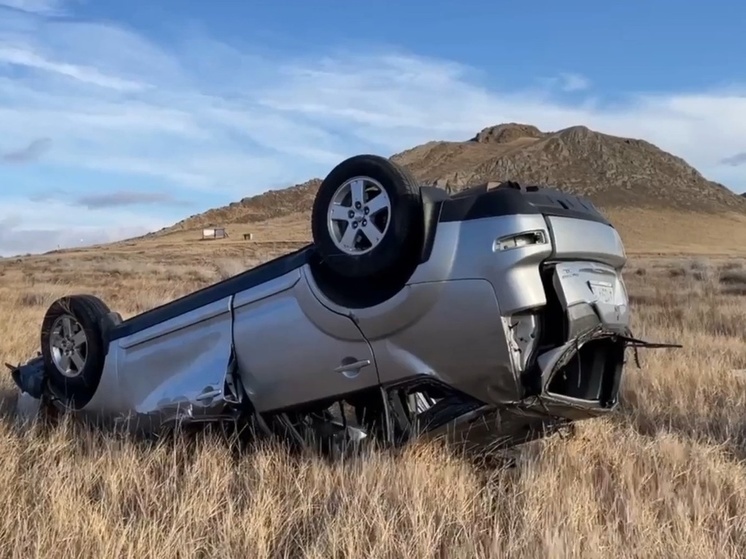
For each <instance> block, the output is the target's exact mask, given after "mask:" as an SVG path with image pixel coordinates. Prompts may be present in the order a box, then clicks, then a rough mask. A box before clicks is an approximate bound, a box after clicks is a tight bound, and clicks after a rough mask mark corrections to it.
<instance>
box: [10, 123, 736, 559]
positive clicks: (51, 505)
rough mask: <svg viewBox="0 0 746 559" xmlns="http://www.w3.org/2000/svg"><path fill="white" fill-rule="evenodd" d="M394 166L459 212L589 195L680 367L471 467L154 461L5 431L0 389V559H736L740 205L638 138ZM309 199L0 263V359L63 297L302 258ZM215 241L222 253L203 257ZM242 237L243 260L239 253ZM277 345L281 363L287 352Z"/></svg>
mask: <svg viewBox="0 0 746 559" xmlns="http://www.w3.org/2000/svg"><path fill="white" fill-rule="evenodd" d="M394 159H395V160H397V161H398V162H400V163H402V164H404V165H406V166H407V167H408V168H409V169H410V170H412V172H413V173H414V174H415V175H416V176H417V177H418V179H420V180H421V181H422V183H423V184H437V185H439V186H441V187H443V188H447V189H449V190H451V191H455V190H459V189H461V188H464V187H465V186H468V185H470V184H475V183H477V182H480V181H483V180H508V179H511V180H519V181H521V182H529V183H543V184H548V185H553V186H557V187H560V188H565V189H567V190H569V191H573V192H579V193H582V194H584V195H587V196H589V197H590V199H591V200H593V201H594V203H596V204H597V205H598V206H599V208H601V209H602V210H603V211H604V212H605V213H607V215H609V216H610V218H611V219H612V221H613V222H614V224H615V225H616V226H617V227H618V229H619V230H620V232H621V234H622V237H623V239H624V241H625V244H626V248H627V251H628V254H629V264H628V266H627V269H626V273H625V278H626V281H627V282H628V288H629V290H630V293H631V304H632V311H633V314H634V316H633V328H634V330H635V331H636V333H637V334H638V335H639V336H641V337H645V338H649V339H653V340H658V341H664V342H678V343H681V344H683V346H684V347H683V349H675V350H670V349H666V350H649V351H641V355H640V361H641V363H640V364H641V367H640V368H639V369H638V368H637V367H636V366H635V363H634V359H632V358H631V357H632V355H631V351H630V360H629V363H628V366H627V369H626V371H627V376H626V378H625V381H624V385H623V401H622V404H621V406H620V408H619V409H618V411H617V412H616V413H615V414H614V415H613V416H611V417H610V418H608V419H602V420H593V421H588V422H585V423H582V424H580V425H579V427H578V430H577V432H576V434H575V435H574V436H573V437H571V438H562V437H560V436H552V437H550V438H547V439H545V440H541V441H536V442H534V443H530V444H528V445H526V446H525V447H524V448H521V449H520V450H519V451H518V452H517V453H516V456H517V462H516V467H513V468H505V469H501V468H496V469H480V468H477V467H476V466H474V465H473V464H471V463H469V462H467V461H465V460H463V459H462V458H460V457H459V456H457V455H455V454H453V453H451V452H449V451H448V450H447V449H443V448H438V447H435V446H428V445H413V446H411V447H409V448H407V449H406V450H405V451H404V452H402V453H388V452H378V453H375V454H374V455H372V456H369V457H366V458H364V459H361V460H352V461H343V462H339V463H333V464H332V463H327V462H325V461H322V460H321V459H318V458H315V457H313V456H306V457H301V458H291V457H289V456H288V455H286V454H284V453H283V452H282V451H281V450H280V449H277V448H263V449H259V450H257V451H256V452H254V453H245V454H237V453H234V452H232V451H231V448H229V447H228V446H227V445H226V444H225V443H224V442H222V441H220V440H215V439H211V438H208V437H198V438H197V439H189V440H179V441H177V442H175V443H168V442H164V443H162V444H154V443H145V442H142V441H136V440H128V439H124V438H118V437H113V436H111V435H107V434H103V433H95V432H91V431H89V430H86V429H85V428H83V427H81V426H79V425H75V424H72V423H70V422H63V424H62V425H61V426H58V427H55V428H53V429H51V430H44V429H42V428H41V427H40V426H33V425H32V426H29V425H23V424H22V423H21V422H20V421H18V419H17V418H16V417H15V416H14V401H15V390H14V387H13V385H12V381H11V379H10V377H9V376H4V377H3V378H2V381H0V389H1V390H2V394H0V399H2V421H0V480H1V482H0V556H2V557H18V558H21V557H23V558H30V557H45V558H56V557H59V558H73V557H91V558H104V557H137V558H138V559H144V558H149V557H152V558H163V559H165V558H177V557H211V558H212V557H215V558H217V557H232V558H237V557H242V558H243V557H246V558H249V557H317V558H335V557H336V558H341V557H345V558H358V557H359V558H363V557H366V558H368V557H370V558H376V557H408V558H409V557H411V558H426V557H453V558H461V557H463V558H467V557H468V558H473V557H530V558H535V557H556V556H562V557H566V556H572V557H589V558H590V557H599V558H600V557H604V558H610V557H656V558H657V557H677V558H703V559H704V558H707V559H709V558H713V557H742V556H744V555H745V554H746V552H744V550H745V549H746V462H744V460H745V459H746V326H745V325H746V198H743V197H741V196H738V195H736V194H734V193H733V192H731V191H730V190H728V189H727V188H725V187H724V186H722V185H719V184H716V183H712V182H710V181H708V180H706V179H705V178H704V177H702V176H701V175H700V174H699V173H698V172H697V171H696V170H694V169H692V168H691V167H689V166H688V165H687V164H686V163H685V162H684V161H682V160H681V159H679V158H677V157H675V156H673V155H671V154H668V153H665V152H663V151H661V150H659V149H658V148H656V147H655V146H653V145H651V144H649V143H647V142H644V141H642V140H637V139H627V138H617V137H613V136H608V135H604V134H600V133H597V132H594V131H592V130H589V129H587V128H585V127H582V126H577V127H573V128H570V129H566V130H562V131H558V132H551V133H550V132H542V131H539V130H538V129H536V128H534V127H533V126H529V125H523V124H506V125H500V126H495V127H490V128H486V129H485V130H483V131H481V132H480V133H479V134H477V135H476V136H475V137H474V138H473V139H472V140H469V141H465V142H430V143H428V144H425V145H422V146H417V147H415V148H413V149H411V150H408V151H406V152H404V153H401V154H397V155H396V156H394ZM317 186H318V180H312V181H309V182H308V183H304V184H302V185H298V186H295V187H292V188H290V189H287V190H282V191H274V192H269V193H265V194H263V195H259V196H256V197H253V198H247V199H244V200H242V201H239V202H236V203H235V204H232V205H231V206H228V207H225V208H217V209H214V210H211V211H208V212H206V213H205V214H201V215H199V216H192V217H190V218H188V219H185V220H184V221H183V222H180V223H178V224H176V225H174V226H173V227H171V228H168V229H165V230H162V231H159V232H156V233H153V234H151V235H148V236H145V237H142V238H138V239H130V240H127V241H122V242H118V243H113V244H110V245H106V246H97V247H90V248H86V249H80V250H74V251H73V250H71V251H55V252H53V253H49V254H45V255H39V256H25V257H17V258H6V259H2V260H0V278H1V279H2V282H1V283H0V304H2V309H1V312H2V316H3V318H4V320H3V322H2V325H0V354H1V355H2V359H3V360H4V361H6V362H9V363H17V362H19V361H21V360H25V359H26V358H28V357H29V356H31V355H33V354H34V352H36V351H37V349H38V344H39V340H38V331H39V324H40V322H41V320H42V317H43V314H44V312H45V310H46V308H47V306H48V305H49V304H50V303H51V302H52V301H53V300H54V299H55V298H57V297H59V296H60V295H63V294H69V293H81V292H88V293H92V294H95V295H97V296H99V297H101V298H103V299H104V300H105V301H107V303H108V304H109V306H110V307H111V308H112V309H114V310H117V311H119V312H120V313H121V314H122V315H123V316H124V317H125V318H126V317H127V316H131V315H132V314H134V313H138V312H141V311H144V310H146V309H149V308H152V307H153V306H156V305H158V304H161V303H163V302H166V301H168V300H171V299H173V298H175V297H177V296H180V295H182V294H186V293H188V292H190V291H192V290H194V289H197V288H199V287H201V286H204V285H207V284H209V283H212V282H215V281H218V280H220V279H224V278H226V277H228V276H231V275H233V274H236V273H238V272H240V271H242V270H244V269H246V268H247V267H249V266H253V265H256V264H258V263H260V262H263V261H266V260H267V259H269V258H272V257H274V256H278V255H280V254H283V253H285V252H288V251H290V250H292V249H294V248H296V247H298V246H300V245H302V244H303V243H306V242H308V240H309V239H310V226H309V221H308V213H309V210H310V204H311V201H312V200H313V194H314V193H315V188H316V187H317ZM208 225H224V226H226V227H227V230H228V232H229V238H228V239H222V240H211V241H202V240H200V235H201V229H202V227H203V226H208ZM249 232H250V233H253V239H252V240H244V239H243V234H244V233H249ZM289 343H291V342H290V341H289Z"/></svg>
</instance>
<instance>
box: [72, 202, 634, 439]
mask: <svg viewBox="0 0 746 559" xmlns="http://www.w3.org/2000/svg"><path fill="white" fill-rule="evenodd" d="M423 190H426V189H423ZM547 193H549V194H547ZM426 194H427V192H426ZM429 194H430V195H431V196H432V199H431V200H430V203H429V205H428V208H429V211H430V212H431V214H430V215H431V216H432V219H430V222H429V226H428V241H427V248H426V251H425V254H424V255H423V256H422V258H421V259H420V260H421V261H420V262H419V263H418V264H417V266H416V267H415V268H414V272H413V273H412V274H411V276H410V277H409V279H408V280H407V281H406V284H405V285H404V286H403V287H401V288H400V289H398V290H396V292H394V293H393V294H386V295H382V296H381V297H380V298H379V299H380V300H375V301H373V303H372V304H370V303H365V304H357V305H346V304H344V303H343V302H340V299H339V298H338V297H336V298H335V297H333V296H330V295H329V290H328V289H325V286H324V284H323V281H320V280H319V278H318V277H317V274H316V272H315V267H314V258H315V252H314V247H313V245H308V246H306V247H304V248H302V249H300V250H299V251H296V252H294V253H292V254H288V255H285V256H282V257H280V258H277V259H275V260H272V261H270V262H268V263H266V264H263V265H261V266H258V267H257V268H254V269H251V270H247V271H246V272H244V273H241V274H239V275H237V276H234V277H232V278H229V279H228V280H225V281H222V282H220V283H218V284H215V285H212V286H209V287H207V288H205V289H202V290H200V291H198V292H196V293H193V294H190V295H188V296H186V297H183V298H181V299H177V300H175V301H172V302H170V303H168V304H166V305H163V306H162V307H158V308H155V309H153V310H150V311H147V312H145V313H143V314H140V315H137V316H135V317H132V318H131V319H129V320H125V321H121V322H119V321H114V322H112V323H111V324H110V326H109V328H108V330H107V340H108V352H107V356H106V361H105V367H104V372H103V375H102V377H101V381H100V384H99V386H98V388H97V390H96V391H95V393H94V394H93V396H92V398H90V400H89V401H87V402H85V404H84V405H82V406H81V407H79V409H77V410H76V411H77V412H79V413H82V414H84V415H89V416H97V417H102V416H103V417H108V418H113V419H114V420H115V421H123V420H127V421H128V422H130V423H131V422H132V420H134V424H135V425H137V426H138V427H137V428H143V427H144V428H146V429H149V430H152V429H160V428H162V427H163V426H168V425H172V424H175V423H183V422H188V423H191V422H205V421H207V422H211V421H220V420H222V419H230V418H231V417H234V415H235V412H234V410H235V409H236V407H237V405H239V404H241V403H242V402H243V401H244V400H248V402H250V406H251V407H252V409H253V411H254V412H255V413H256V414H259V415H260V416H262V415H264V416H266V415H267V414H273V413H277V412H281V411H282V410H288V409H290V410H292V409H302V408H303V407H304V406H313V405H314V404H315V403H318V402H326V401H333V400H335V399H341V398H344V397H345V396H346V395H351V394H352V395H354V394H358V393H365V392H366V391H387V390H389V389H390V388H391V387H396V386H399V385H405V384H407V383H409V384H411V385H416V384H418V383H419V384H421V385H423V386H425V385H434V386H436V385H437V386H442V387H447V388H449V389H453V390H454V391H455V392H457V393H458V394H461V395H463V397H464V398H466V399H470V401H471V402H472V404H471V405H469V406H467V408H466V409H465V411H464V412H463V413H456V412H454V414H452V417H450V419H449V422H448V425H449V426H451V427H452V426H453V425H458V424H459V422H461V423H462V424H463V425H467V424H468V426H469V428H470V429H476V430H477V431H479V427H478V425H476V424H475V422H476V423H479V422H480V421H481V422H482V423H483V424H484V425H485V426H486V425H487V422H489V421H492V420H498V419H499V417H498V416H499V415H500V411H501V410H513V411H514V412H515V413H520V414H522V416H525V417H531V416H537V417H539V416H540V417H543V418H546V417H550V416H551V417H558V418H564V419H569V420H573V419H579V418H584V417H590V416H593V415H596V414H600V413H605V412H606V411H608V410H610V409H612V408H613V407H614V405H615V403H616V395H617V390H618V386H619V381H620V377H621V374H622V363H623V358H622V357H620V355H623V352H624V344H625V342H624V339H625V336H627V335H628V334H629V328H628V324H629V306H628V296H627V292H626V289H625V285H624V282H623V280H622V277H621V270H622V268H623V266H624V264H625V260H626V257H625V251H624V248H623V245H622V242H621V239H620V237H619V234H618V233H617V231H616V230H615V229H614V227H612V226H611V225H610V224H609V223H608V222H605V220H604V219H603V218H602V217H601V215H600V214H599V213H598V212H597V211H596V210H595V208H593V207H592V206H591V205H590V204H588V203H587V202H585V201H583V200H579V199H578V198H575V197H572V196H568V195H566V194H563V193H559V192H557V191H547V190H540V191H537V192H536V193H533V194H532V193H527V192H518V191H516V192H514V193H509V194H495V192H492V191H489V190H487V189H484V188H483V189H481V190H479V189H477V190H475V191H474V192H472V193H465V194H462V195H459V196H456V197H447V198H445V197H444V196H442V195H440V194H433V193H432V192H430V193H429ZM423 195H425V194H423ZM532 195H533V196H534V198H535V199H533V200H532V198H531V196H532ZM488 196H493V197H495V204H493V206H495V207H497V202H500V204H502V206H507V209H502V210H498V211H491V210H490V209H489V204H486V202H485V201H484V198H485V197H488ZM499 196H507V198H505V199H500V198H498V197H499ZM518 196H520V197H521V199H517V198H516V197H518ZM516 200H517V201H516ZM506 201H507V202H511V203H510V204H507V203H506ZM477 202H479V203H480V204H482V205H485V206H487V209H482V210H476V209H475V208H477V207H478V205H479V204H477ZM568 205H569V207H570V209H569V210H568V209H567V206H568ZM511 208H512V209H511ZM585 354H587V355H585ZM610 354H614V356H615V357H614V358H610V357H609V355H610ZM578 355H580V357H582V359H580V360H578ZM573 358H575V360H576V361H577V362H578V363H583V364H584V365H585V364H586V363H587V364H588V367H587V374H586V372H585V371H584V372H583V373H582V375H580V376H578V375H577V374H576V375H575V376H573V377H572V379H573V382H572V383H568V382H564V384H563V381H561V380H558V379H557V375H560V374H565V375H566V374H567V371H566V370H567V363H568V360H570V359H573ZM581 377H582V378H581ZM571 384H572V385H577V384H580V385H581V387H580V388H578V387H577V386H576V387H575V388H572V387H571V386H570V385H571ZM431 404H432V402H431ZM425 407H427V406H425ZM423 409H424V408H423ZM485 429H488V430H489V428H488V427H485ZM437 431H438V430H437V429H433V432H437Z"/></svg>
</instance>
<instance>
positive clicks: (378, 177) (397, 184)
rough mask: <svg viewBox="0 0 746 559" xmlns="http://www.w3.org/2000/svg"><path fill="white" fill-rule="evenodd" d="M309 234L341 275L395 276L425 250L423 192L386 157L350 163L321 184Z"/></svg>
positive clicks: (360, 158)
mask: <svg viewBox="0 0 746 559" xmlns="http://www.w3.org/2000/svg"><path fill="white" fill-rule="evenodd" d="M311 228H312V232H313V240H314V244H315V245H316V248H317V250H318V252H319V255H320V256H321V258H322V260H323V261H324V262H325V263H326V264H327V265H328V266H329V268H331V269H332V270H333V271H334V272H336V273H337V274H339V275H342V276H346V277H349V278H371V277H376V276H380V275H382V274H386V273H388V272H392V271H395V270H396V269H397V268H400V267H401V265H402V263H403V262H406V260H407V259H411V258H412V255H413V254H414V251H416V250H420V249H421V245H422V242H423V240H422V239H423V234H422V208H421V198H420V192H419V187H418V185H417V183H416V181H415V180H414V179H413V178H412V176H411V175H410V174H409V173H408V172H407V170H406V169H404V168H402V167H400V166H398V165H397V164H395V163H393V162H392V161H389V160H388V159H386V158H385V157H380V156H377V155H357V156H354V157H351V158H349V159H346V160H345V161H342V162H341V163H340V164H338V165H337V166H336V167H335V168H334V169H332V171H331V172H330V173H329V174H328V175H327V176H326V178H325V179H324V181H323V182H322V183H321V186H320V187H319V191H318V193H317V194H316V199H315V201H314V205H313V212H312V216H311Z"/></svg>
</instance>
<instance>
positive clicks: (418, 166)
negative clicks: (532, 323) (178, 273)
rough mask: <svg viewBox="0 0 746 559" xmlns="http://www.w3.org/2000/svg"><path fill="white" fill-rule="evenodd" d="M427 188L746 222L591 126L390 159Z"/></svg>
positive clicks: (234, 209) (517, 133) (730, 195)
mask: <svg viewBox="0 0 746 559" xmlns="http://www.w3.org/2000/svg"><path fill="white" fill-rule="evenodd" d="M391 159H392V160H393V161H396V162H397V163H400V164H402V165H404V166H405V167H407V168H409V170H410V171H412V173H413V174H414V175H415V177H416V178H417V179H418V180H420V181H421V182H422V184H428V185H437V186H440V187H442V188H446V189H447V190H449V191H452V192H455V191H459V190H462V189H464V188H466V187H468V186H471V185H474V184H478V183H480V182H485V181H502V180H516V181H519V182H522V183H533V184H543V185H550V186H556V187H559V188H561V189H563V190H567V191H569V192H573V193H577V194H582V195H584V196H587V197H589V198H590V199H591V200H592V201H593V202H594V203H595V204H596V205H598V206H599V207H600V208H602V209H613V208H627V209H629V208H647V209H656V210H657V209H661V210H673V211H682V210H684V211H696V212H707V213H722V212H736V213H739V214H743V215H746V200H744V198H743V197H741V196H738V195H736V194H735V193H734V192H732V191H730V190H729V189H728V188H726V187H725V186H723V185H721V184H718V183H715V182H712V181H709V180H707V179H705V178H704V177H703V176H702V175H701V174H700V173H699V172H698V171H697V170H696V169H694V168H693V167H691V166H690V165H688V164H687V163H686V162H685V161H684V160H683V159H681V158H680V157H676V156H674V155H672V154H670V153H668V152H665V151H663V150H661V149H659V148H658V147H656V146H655V145H653V144H651V143H649V142H646V141H644V140H639V139H632V138H623V137H618V136H611V135H609V134H602V133H600V132H595V131H593V130H590V129H588V128H587V127H585V126H573V127H570V128H566V129H563V130H560V131H558V132H542V131H541V130H539V129H538V128H536V127H535V126H531V125H526V124H517V123H508V124H500V125H498V126H491V127H488V128H485V129H484V130H482V131H481V132H479V133H478V134H476V135H475V136H474V137H473V138H471V139H470V140H467V141H462V142H445V141H432V142H428V143H425V144H423V145H420V146H416V147H414V148H411V149H408V150H406V151H404V152H402V153H398V154H396V155H394V156H392V157H391ZM320 182H321V181H320V179H318V178H316V179H312V180H310V181H308V182H305V183H303V184H299V185H295V186H292V187H290V188H286V189H282V190H272V191H269V192H266V193H264V194H259V195H257V196H252V197H250V198H244V199H243V200H241V201H240V202H234V203H232V204H230V205H229V206H225V207H222V208H217V209H213V210H209V211H207V212H205V213H203V214H199V215H196V216H192V217H190V218H188V219H186V220H183V221H181V222H179V223H177V224H176V225H174V226H173V227H169V228H167V229H165V230H163V231H161V232H159V233H169V232H174V231H179V230H185V229H193V228H197V227H202V226H205V225H217V224H236V223H258V222H263V221H266V220H268V219H272V218H279V217H283V216H287V215H290V214H295V213H305V212H307V211H309V210H310V209H311V205H312V203H313V197H314V195H315V193H316V190H317V189H318V186H319V184H320Z"/></svg>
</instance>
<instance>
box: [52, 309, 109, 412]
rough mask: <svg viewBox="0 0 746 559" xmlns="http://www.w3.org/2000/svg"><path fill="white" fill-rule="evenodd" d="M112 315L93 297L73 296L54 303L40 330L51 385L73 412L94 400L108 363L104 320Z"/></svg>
mask: <svg viewBox="0 0 746 559" xmlns="http://www.w3.org/2000/svg"><path fill="white" fill-rule="evenodd" d="M109 313H110V311H109V308H108V307H107V306H106V304H105V303H104V302H103V301H101V300H100V299H98V298H97V297H95V296H93V295H70V296H66V297H62V298H60V299H57V300H56V301H54V302H53V303H52V304H51V305H50V307H49V309H47V312H46V314H45V315H44V320H43V321H42V328H41V352H42V357H43V359H44V366H45V369H46V371H47V374H48V378H49V384H50V385H51V388H52V389H53V391H54V393H55V395H56V396H58V397H60V398H62V399H64V401H65V404H66V405H69V406H71V407H73V408H75V407H82V406H84V405H85V404H86V403H87V402H88V401H89V400H90V399H91V397H92V396H93V394H94V392H95V391H96V388H97V387H98V383H99V381H100V380H101V373H102V372H103V369H104V361H105V359H106V345H105V336H104V334H103V322H102V318H104V317H105V316H106V315H108V314H109Z"/></svg>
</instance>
